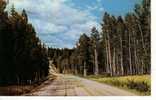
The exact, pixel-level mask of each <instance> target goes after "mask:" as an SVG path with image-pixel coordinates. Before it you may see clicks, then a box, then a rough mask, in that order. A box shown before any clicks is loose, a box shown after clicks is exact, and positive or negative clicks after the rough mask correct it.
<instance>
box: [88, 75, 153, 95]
mask: <svg viewBox="0 0 156 100" xmlns="http://www.w3.org/2000/svg"><path fill="white" fill-rule="evenodd" d="M86 78H88V79H91V80H94V81H97V82H101V83H106V84H109V85H113V86H117V87H120V88H124V89H128V90H130V91H133V92H135V93H137V94H139V95H150V94H151V76H150V75H134V76H120V77H106V76H103V75H97V76H95V75H90V76H87V77H86Z"/></svg>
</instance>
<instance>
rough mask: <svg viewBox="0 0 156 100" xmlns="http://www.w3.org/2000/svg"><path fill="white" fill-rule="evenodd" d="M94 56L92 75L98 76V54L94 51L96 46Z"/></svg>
mask: <svg viewBox="0 0 156 100" xmlns="http://www.w3.org/2000/svg"><path fill="white" fill-rule="evenodd" d="M94 56H95V58H94V59H95V72H94V74H95V75H98V74H99V66H98V53H97V50H96V46H95V49H94Z"/></svg>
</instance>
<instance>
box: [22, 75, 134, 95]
mask: <svg viewBox="0 0 156 100" xmlns="http://www.w3.org/2000/svg"><path fill="white" fill-rule="evenodd" d="M25 95H27V96H135V94H133V93H130V92H128V91H125V90H121V89H118V88H116V87H112V86H109V85H106V84H102V83H98V82H95V81H92V80H88V79H84V78H80V77H77V76H73V75H58V77H57V78H56V79H55V80H48V81H46V82H44V83H43V84H42V85H41V86H39V87H37V88H35V89H34V90H32V91H31V92H30V93H28V94H25Z"/></svg>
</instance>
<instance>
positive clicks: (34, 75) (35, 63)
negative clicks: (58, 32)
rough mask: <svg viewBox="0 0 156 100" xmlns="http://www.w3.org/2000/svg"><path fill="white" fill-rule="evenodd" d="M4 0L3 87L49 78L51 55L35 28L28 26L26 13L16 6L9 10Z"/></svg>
mask: <svg viewBox="0 0 156 100" xmlns="http://www.w3.org/2000/svg"><path fill="white" fill-rule="evenodd" d="M6 6H7V3H6V2H5V1H4V0H0V85H12V84H32V83H36V82H39V81H41V80H44V79H46V77H47V75H48V72H49V71H48V70H49V60H48V52H47V49H46V47H45V46H44V44H43V43H41V41H40V39H39V38H38V37H37V36H36V32H35V29H34V27H33V25H32V24H31V23H28V16H27V13H26V10H23V11H22V13H18V12H17V11H16V10H15V8H14V6H12V8H11V9H10V11H7V10H6Z"/></svg>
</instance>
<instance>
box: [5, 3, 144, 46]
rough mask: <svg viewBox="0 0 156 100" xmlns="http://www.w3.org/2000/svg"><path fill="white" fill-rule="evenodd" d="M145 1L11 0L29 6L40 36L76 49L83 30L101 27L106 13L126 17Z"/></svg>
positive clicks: (55, 43) (42, 39) (56, 43)
mask: <svg viewBox="0 0 156 100" xmlns="http://www.w3.org/2000/svg"><path fill="white" fill-rule="evenodd" d="M141 1H142V0H10V3H9V5H8V9H9V8H10V7H11V5H12V4H14V5H15V8H16V10H17V11H19V12H20V11H21V10H22V9H25V10H26V11H27V13H28V16H29V22H30V23H32V24H33V25H34V27H35V29H36V31H37V35H38V36H39V38H40V39H41V41H42V42H44V43H45V44H46V45H47V46H49V47H56V48H72V47H74V45H75V44H76V42H77V40H78V38H79V36H80V35H81V34H82V33H86V34H88V35H89V34H90V28H92V27H93V26H96V27H97V28H98V29H100V21H101V20H102V15H103V13H104V12H106V11H107V12H108V13H110V14H113V15H115V16H118V15H122V16H124V15H125V14H126V13H127V12H131V11H132V10H133V8H134V5H135V4H136V3H140V2H141Z"/></svg>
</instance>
